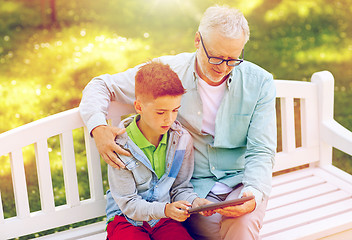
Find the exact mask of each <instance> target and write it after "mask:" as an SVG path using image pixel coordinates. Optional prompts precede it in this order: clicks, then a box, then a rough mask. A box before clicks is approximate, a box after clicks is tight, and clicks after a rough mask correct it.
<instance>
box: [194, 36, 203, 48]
mask: <svg viewBox="0 0 352 240" xmlns="http://www.w3.org/2000/svg"><path fill="white" fill-rule="evenodd" d="M201 44H202V43H201V42H200V35H199V32H196V34H195V36H194V46H195V47H196V48H197V49H199V48H200V45H201Z"/></svg>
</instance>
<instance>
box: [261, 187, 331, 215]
mask: <svg viewBox="0 0 352 240" xmlns="http://www.w3.org/2000/svg"><path fill="white" fill-rule="evenodd" d="M337 190H338V188H337V187H336V186H334V185H332V184H329V183H325V184H320V185H317V186H314V187H311V188H307V189H304V190H301V191H297V192H293V193H289V194H286V195H282V196H280V197H276V198H272V199H269V202H268V206H267V211H268V210H271V209H274V208H279V207H282V206H284V205H288V204H292V203H295V202H299V201H303V200H305V199H309V198H312V197H316V196H319V195H323V194H327V193H330V192H336V191H337Z"/></svg>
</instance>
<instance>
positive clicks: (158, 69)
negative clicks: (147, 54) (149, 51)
mask: <svg viewBox="0 0 352 240" xmlns="http://www.w3.org/2000/svg"><path fill="white" fill-rule="evenodd" d="M135 80H136V81H135V93H136V98H137V97H140V96H152V97H153V98H154V99H155V98H158V97H163V96H179V95H182V94H184V93H185V92H186V90H185V89H184V88H183V86H182V83H181V80H180V79H179V77H178V76H177V74H176V73H175V72H174V71H173V70H172V69H171V68H170V66H169V65H167V64H163V63H161V62H156V61H151V62H149V63H146V64H145V65H143V66H141V67H140V68H139V70H138V72H137V74H136V78H135Z"/></svg>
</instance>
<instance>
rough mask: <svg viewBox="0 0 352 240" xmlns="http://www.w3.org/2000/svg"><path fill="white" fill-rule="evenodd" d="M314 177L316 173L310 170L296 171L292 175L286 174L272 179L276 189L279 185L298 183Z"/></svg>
mask: <svg viewBox="0 0 352 240" xmlns="http://www.w3.org/2000/svg"><path fill="white" fill-rule="evenodd" d="M311 176H314V173H313V172H312V171H311V170H310V169H309V168H308V169H302V170H300V171H294V172H290V173H285V174H282V175H279V176H275V177H273V179H272V187H273V188H276V187H277V186H279V185H282V184H286V183H289V182H293V181H297V180H300V179H304V178H308V177H311Z"/></svg>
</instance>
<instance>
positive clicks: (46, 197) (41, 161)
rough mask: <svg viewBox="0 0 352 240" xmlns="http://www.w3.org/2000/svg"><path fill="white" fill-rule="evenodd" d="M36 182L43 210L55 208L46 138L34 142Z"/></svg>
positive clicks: (47, 210)
mask: <svg viewBox="0 0 352 240" xmlns="http://www.w3.org/2000/svg"><path fill="white" fill-rule="evenodd" d="M34 149H35V155H36V163H37V172H38V184H39V192H40V201H41V206H42V210H43V211H44V212H52V211H54V210H55V200H54V191H53V184H52V179H51V170H50V161H49V153H48V143H47V141H46V140H40V141H38V142H37V143H35V144H34Z"/></svg>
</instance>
